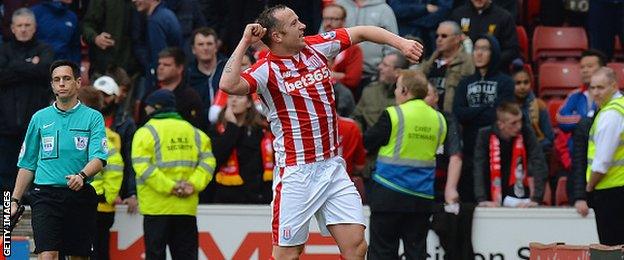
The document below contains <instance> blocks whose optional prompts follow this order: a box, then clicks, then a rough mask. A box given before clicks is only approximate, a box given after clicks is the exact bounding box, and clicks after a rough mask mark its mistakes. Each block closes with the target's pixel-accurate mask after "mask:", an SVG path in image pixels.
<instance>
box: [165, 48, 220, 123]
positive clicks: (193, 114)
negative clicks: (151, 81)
mask: <svg viewBox="0 0 624 260" xmlns="http://www.w3.org/2000/svg"><path fill="white" fill-rule="evenodd" d="M183 74H184V52H183V51H182V50H181V49H180V48H175V47H174V48H167V49H164V50H163V51H161V52H160V54H159V58H158V72H157V73H156V75H157V77H158V86H159V87H160V88H163V89H168V90H170V91H172V92H173V94H174V95H175V97H176V104H177V105H176V110H177V111H178V113H179V114H180V116H182V118H184V120H186V121H188V122H189V123H191V124H192V125H193V126H194V127H196V128H199V129H200V130H202V131H204V132H207V131H208V116H207V115H205V114H204V112H203V111H204V110H203V107H204V106H203V104H202V101H201V98H200V97H199V94H198V93H197V91H195V90H194V89H193V88H191V87H189V86H188V85H187V84H186V82H185V81H184V78H183ZM157 88H158V87H157Z"/></svg>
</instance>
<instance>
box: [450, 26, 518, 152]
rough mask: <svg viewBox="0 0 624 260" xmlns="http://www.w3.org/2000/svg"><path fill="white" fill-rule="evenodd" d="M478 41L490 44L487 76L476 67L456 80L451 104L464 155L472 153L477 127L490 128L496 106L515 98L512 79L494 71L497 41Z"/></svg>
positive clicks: (492, 39) (498, 54) (487, 38)
mask: <svg viewBox="0 0 624 260" xmlns="http://www.w3.org/2000/svg"><path fill="white" fill-rule="evenodd" d="M479 39H486V40H488V41H489V42H490V50H491V54H490V62H489V63H488V65H487V66H488V67H487V73H486V74H485V76H482V75H481V72H480V71H479V68H477V69H475V73H474V74H472V75H471V76H469V77H466V78H464V79H463V80H462V81H460V82H459V85H458V86H457V90H456V91H455V98H454V99H455V100H454V102H453V113H454V114H455V115H456V116H457V120H458V121H459V123H460V124H461V125H462V128H463V138H462V139H463V140H464V155H465V156H469V155H471V154H473V151H474V144H475V140H476V137H477V133H478V131H479V128H481V127H485V126H488V125H491V124H492V123H494V121H495V120H496V107H497V106H498V105H499V104H500V103H501V102H502V101H514V99H515V96H514V83H513V80H512V79H511V78H510V77H509V76H507V75H505V74H503V73H501V72H500V71H498V63H499V61H500V52H501V51H500V46H499V45H498V41H497V40H496V38H494V37H492V36H489V35H483V36H480V37H478V38H477V39H476V40H479ZM476 40H475V42H476Z"/></svg>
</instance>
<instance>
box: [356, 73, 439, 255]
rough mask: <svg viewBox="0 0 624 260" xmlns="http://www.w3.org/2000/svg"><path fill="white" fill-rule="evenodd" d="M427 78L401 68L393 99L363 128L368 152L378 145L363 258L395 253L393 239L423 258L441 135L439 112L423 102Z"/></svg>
mask: <svg viewBox="0 0 624 260" xmlns="http://www.w3.org/2000/svg"><path fill="white" fill-rule="evenodd" d="M427 84H428V82H427V78H426V77H425V75H424V74H423V73H422V72H420V71H407V70H405V71H401V72H400V75H399V78H398V81H397V84H396V89H395V90H394V94H395V100H396V102H397V104H399V105H398V106H393V107H388V108H387V109H386V111H384V112H383V114H382V115H381V116H380V117H379V121H377V123H376V124H375V125H373V127H372V128H369V129H368V130H367V131H366V133H365V134H364V146H365V147H366V149H367V150H368V151H369V152H372V153H375V152H376V151H377V150H379V153H378V157H377V164H376V170H375V172H374V173H373V176H372V179H373V182H372V187H371V192H370V193H371V194H370V196H369V198H370V199H369V204H370V209H371V216H370V246H369V248H368V259H371V260H375V259H398V258H399V256H398V255H397V254H398V251H399V248H398V247H399V239H401V240H403V245H404V252H405V254H406V256H407V259H425V258H427V257H426V254H427V253H426V239H427V232H428V230H429V217H430V216H431V206H432V205H433V198H434V178H435V166H436V164H435V162H436V160H435V156H436V152H437V151H438V148H439V147H440V146H441V144H442V143H443V142H444V139H445V137H446V121H445V120H444V116H443V115H442V114H441V113H440V112H438V111H436V110H435V109H433V108H431V107H430V106H428V105H427V104H426V103H425V102H424V101H423V98H425V97H426V96H427V91H428V87H427Z"/></svg>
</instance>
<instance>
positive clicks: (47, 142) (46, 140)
mask: <svg viewBox="0 0 624 260" xmlns="http://www.w3.org/2000/svg"><path fill="white" fill-rule="evenodd" d="M41 143H42V144H43V151H44V152H51V151H52V150H54V136H44V137H43V138H41Z"/></svg>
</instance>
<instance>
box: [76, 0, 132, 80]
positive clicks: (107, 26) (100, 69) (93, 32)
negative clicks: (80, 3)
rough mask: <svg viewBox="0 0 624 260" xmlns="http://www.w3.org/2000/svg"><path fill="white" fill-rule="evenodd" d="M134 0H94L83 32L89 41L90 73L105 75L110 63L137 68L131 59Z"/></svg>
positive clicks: (111, 64)
mask: <svg viewBox="0 0 624 260" xmlns="http://www.w3.org/2000/svg"><path fill="white" fill-rule="evenodd" d="M131 14H132V3H131V2H130V1H126V0H91V1H89V8H88V9H87V13H86V14H85V16H84V19H83V21H82V35H83V37H84V39H85V41H86V42H87V44H89V57H90V58H91V67H90V70H91V71H90V72H91V73H97V74H99V75H104V74H105V72H106V69H108V68H109V67H122V68H124V69H125V70H126V71H127V72H128V73H130V74H131V75H132V74H134V73H135V72H137V71H136V70H137V68H136V66H137V64H136V60H135V59H131V55H132V52H131V51H132V46H131V41H130V18H131Z"/></svg>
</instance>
